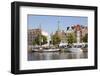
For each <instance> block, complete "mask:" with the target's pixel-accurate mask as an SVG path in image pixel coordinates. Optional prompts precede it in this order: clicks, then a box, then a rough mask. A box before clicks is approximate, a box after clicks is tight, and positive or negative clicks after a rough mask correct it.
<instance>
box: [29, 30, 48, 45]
mask: <svg viewBox="0 0 100 76" xmlns="http://www.w3.org/2000/svg"><path fill="white" fill-rule="evenodd" d="M40 34H41V35H44V36H46V37H47V39H48V33H47V32H45V31H43V30H41V29H28V45H32V41H33V40H35V39H36V38H37V36H38V35H40Z"/></svg>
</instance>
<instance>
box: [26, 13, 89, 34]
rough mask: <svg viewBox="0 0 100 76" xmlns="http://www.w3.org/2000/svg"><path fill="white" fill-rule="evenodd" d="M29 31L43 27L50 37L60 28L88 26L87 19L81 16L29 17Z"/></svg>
mask: <svg viewBox="0 0 100 76" xmlns="http://www.w3.org/2000/svg"><path fill="white" fill-rule="evenodd" d="M27 20H28V29H36V28H39V27H40V26H41V29H42V30H44V31H45V32H47V33H48V34H49V35H50V34H51V33H52V32H55V31H56V30H57V28H58V25H59V28H60V30H66V27H68V26H72V25H77V24H80V25H84V26H87V25H88V18H87V17H79V16H50V15H28V16H27Z"/></svg>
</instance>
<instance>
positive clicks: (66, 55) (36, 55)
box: [28, 52, 88, 61]
mask: <svg viewBox="0 0 100 76" xmlns="http://www.w3.org/2000/svg"><path fill="white" fill-rule="evenodd" d="M84 58H88V53H87V52H76V53H75V52H28V60H29V61H32V60H58V59H84Z"/></svg>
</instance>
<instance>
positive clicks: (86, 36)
mask: <svg viewBox="0 0 100 76" xmlns="http://www.w3.org/2000/svg"><path fill="white" fill-rule="evenodd" d="M82 40H83V42H88V34H85V36H84V37H83V38H82Z"/></svg>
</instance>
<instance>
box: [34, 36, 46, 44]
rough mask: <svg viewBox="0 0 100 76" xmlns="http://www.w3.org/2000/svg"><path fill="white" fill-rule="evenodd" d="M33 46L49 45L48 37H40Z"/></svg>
mask: <svg viewBox="0 0 100 76" xmlns="http://www.w3.org/2000/svg"><path fill="white" fill-rule="evenodd" d="M32 43H33V45H36V44H37V45H43V44H46V43H47V37H46V36H44V35H40V34H39V35H38V36H37V37H36V38H35V39H34V40H33V42H32Z"/></svg>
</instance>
